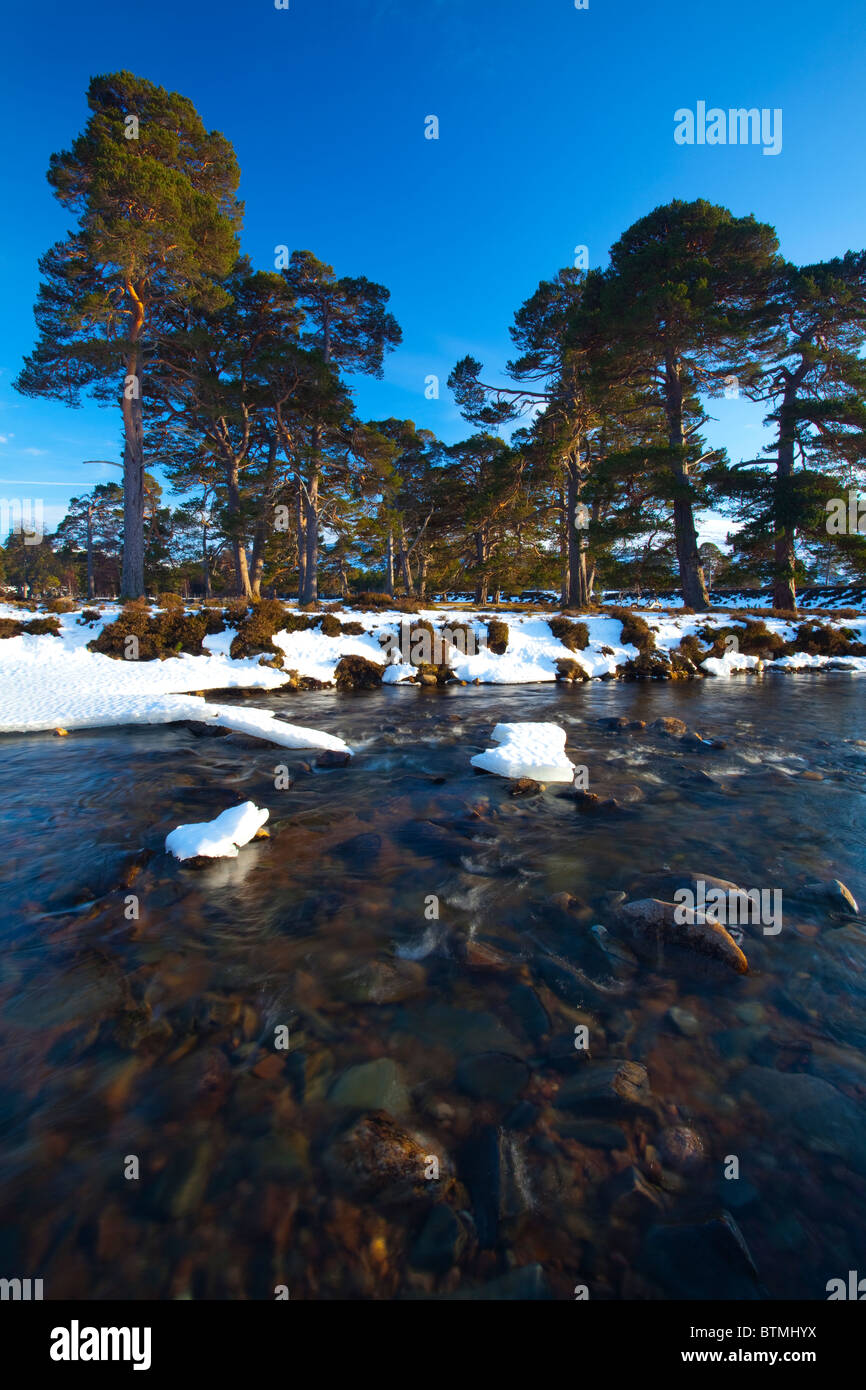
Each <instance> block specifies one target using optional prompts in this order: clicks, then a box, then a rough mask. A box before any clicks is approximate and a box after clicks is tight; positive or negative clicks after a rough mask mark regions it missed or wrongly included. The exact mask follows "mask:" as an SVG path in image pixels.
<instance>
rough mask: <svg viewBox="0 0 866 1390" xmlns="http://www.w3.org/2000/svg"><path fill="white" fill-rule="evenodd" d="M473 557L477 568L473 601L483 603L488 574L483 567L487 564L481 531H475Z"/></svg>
mask: <svg viewBox="0 0 866 1390" xmlns="http://www.w3.org/2000/svg"><path fill="white" fill-rule="evenodd" d="M475 557H476V561H477V564H478V568H479V574H478V578H477V579H476V581H475V602H476V604H485V603H486V602H487V585H488V575H487V571H486V569H484V568H483V567H484V566H485V565H486V564H487V542H486V540H485V536H484V532H483V531H476V532H475Z"/></svg>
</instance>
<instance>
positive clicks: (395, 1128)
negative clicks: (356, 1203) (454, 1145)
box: [324, 1111, 447, 1204]
mask: <svg viewBox="0 0 866 1390" xmlns="http://www.w3.org/2000/svg"><path fill="white" fill-rule="evenodd" d="M431 1156H434V1157H437V1158H438V1159H439V1171H440V1177H439V1179H438V1180H437V1179H428V1178H426V1177H425V1172H427V1171H429V1159H430V1157H431ZM324 1164H325V1169H326V1171H327V1173H328V1174H329V1176H330V1178H331V1180H332V1182H333V1183H334V1184H335V1186H336V1187H338V1188H344V1189H346V1190H348V1191H349V1192H350V1193H352V1194H353V1195H354V1196H355V1197H357V1198H365V1199H368V1198H374V1197H375V1198H376V1199H377V1200H378V1201H380V1202H382V1203H383V1204H390V1203H397V1204H402V1203H406V1202H410V1203H411V1202H427V1201H434V1200H435V1199H436V1197H437V1196H438V1195H439V1194H440V1192H441V1188H442V1181H443V1177H444V1176H445V1174H446V1171H447V1163H446V1160H445V1159H444V1156H443V1155H442V1153H441V1148H440V1147H439V1146H438V1145H436V1146H435V1147H434V1146H432V1145H431V1144H430V1142H429V1141H425V1140H424V1139H423V1138H422V1136H420V1135H417V1134H414V1133H411V1132H410V1131H409V1130H406V1129H403V1128H402V1127H401V1126H400V1125H398V1124H397V1123H396V1121H395V1120H393V1119H392V1118H391V1116H390V1115H386V1114H385V1113H384V1112H382V1111H374V1112H373V1113H372V1114H369V1115H363V1116H361V1117H360V1118H359V1119H357V1120H355V1121H354V1122H353V1123H352V1124H351V1125H350V1126H348V1127H347V1128H346V1129H344V1130H343V1131H342V1132H341V1133H340V1134H338V1135H337V1137H336V1138H335V1139H333V1140H332V1142H331V1143H330V1145H329V1146H328V1148H327V1149H326V1151H325V1155H324Z"/></svg>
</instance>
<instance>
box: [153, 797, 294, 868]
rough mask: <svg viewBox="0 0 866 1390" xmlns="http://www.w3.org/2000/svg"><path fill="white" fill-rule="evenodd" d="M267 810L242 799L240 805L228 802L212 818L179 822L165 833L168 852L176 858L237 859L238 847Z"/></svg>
mask: <svg viewBox="0 0 866 1390" xmlns="http://www.w3.org/2000/svg"><path fill="white" fill-rule="evenodd" d="M269 815H270V812H269V811H268V810H267V809H262V808H261V807H259V806H256V804H255V802H254V801H245V802H244V803H243V805H241V806H231V807H230V808H229V809H228V810H227V811H223V813H222V815H220V816H217V817H216V819H215V820H209V821H200V822H199V823H198V824H196V825H179V826H178V827H177V829H176V830H172V832H171V833H170V834H169V835H167V836H166V837H165V849H166V853H167V854H173V855H174V857H175V859H195V858H197V857H199V856H200V857H202V858H204V859H237V856H238V847H239V846H240V845H246V844H249V842H250V840H251V839H252V838H253V836H254V835H255V834H256V832H257V831H258V830H261V828H262V826H263V825H264V823H265V821H266V820H267V819H268V816H269Z"/></svg>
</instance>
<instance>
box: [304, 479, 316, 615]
mask: <svg viewBox="0 0 866 1390" xmlns="http://www.w3.org/2000/svg"><path fill="white" fill-rule="evenodd" d="M304 531H305V539H306V564H305V575H304V580H305V582H304V598H303V600H302V602H304V603H318V601H319V479H318V477H315V478H313V480H312V482H311V483H310V486H309V487H308V489H307V495H306V497H305V499H304Z"/></svg>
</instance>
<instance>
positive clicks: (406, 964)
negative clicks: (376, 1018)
mask: <svg viewBox="0 0 866 1390" xmlns="http://www.w3.org/2000/svg"><path fill="white" fill-rule="evenodd" d="M426 986H427V971H426V970H425V969H424V966H423V965H422V964H421V963H420V961H416V960H403V959H402V958H401V957H396V958H395V959H394V960H368V961H364V962H363V963H362V964H361V965H359V966H358V967H357V968H356V969H354V970H350V971H348V972H347V973H346V974H345V975H341V976H340V977H339V978H338V979H337V981H336V982H335V986H334V988H335V990H336V992H337V993H338V994H339V996H340V998H341V999H345V1000H346V1001H348V1002H349V1003H352V1004H397V1003H400V1002H401V1001H402V1000H404V999H411V998H413V996H414V995H416V994H421V993H423V991H424V990H425V989H426Z"/></svg>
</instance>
